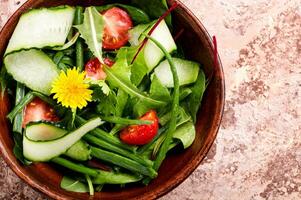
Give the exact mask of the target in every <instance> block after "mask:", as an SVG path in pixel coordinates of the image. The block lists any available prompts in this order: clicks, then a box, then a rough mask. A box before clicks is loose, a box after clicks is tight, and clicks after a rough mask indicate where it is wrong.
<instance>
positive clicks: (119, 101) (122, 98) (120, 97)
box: [115, 89, 128, 117]
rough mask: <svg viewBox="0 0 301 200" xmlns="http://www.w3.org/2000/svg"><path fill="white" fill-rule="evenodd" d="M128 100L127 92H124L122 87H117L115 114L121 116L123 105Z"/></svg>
mask: <svg viewBox="0 0 301 200" xmlns="http://www.w3.org/2000/svg"><path fill="white" fill-rule="evenodd" d="M127 101H128V94H127V93H126V92H124V91H123V90H122V89H119V90H118V92H117V96H116V113H115V115H116V116H119V117H121V116H122V113H123V110H124V108H125V105H126V103H127Z"/></svg>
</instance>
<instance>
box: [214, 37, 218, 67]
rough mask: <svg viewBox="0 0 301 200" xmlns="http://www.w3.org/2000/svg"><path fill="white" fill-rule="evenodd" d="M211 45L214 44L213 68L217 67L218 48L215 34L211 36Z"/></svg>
mask: <svg viewBox="0 0 301 200" xmlns="http://www.w3.org/2000/svg"><path fill="white" fill-rule="evenodd" d="M213 45H214V51H213V53H214V68H215V69H216V68H217V65H218V50H217V41H216V37H215V35H214V36H213Z"/></svg>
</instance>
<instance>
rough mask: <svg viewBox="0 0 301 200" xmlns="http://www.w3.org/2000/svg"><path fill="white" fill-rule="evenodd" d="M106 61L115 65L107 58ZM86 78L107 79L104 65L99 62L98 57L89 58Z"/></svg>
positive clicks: (109, 64) (107, 63) (86, 66)
mask: <svg viewBox="0 0 301 200" xmlns="http://www.w3.org/2000/svg"><path fill="white" fill-rule="evenodd" d="M103 61H104V63H105V64H106V65H108V66H109V67H111V66H112V65H114V62H113V61H112V60H111V59H109V58H105V59H104V60H103ZM85 72H86V78H90V79H92V80H105V79H106V77H107V75H106V73H105V72H104V71H103V65H102V64H101V63H100V62H99V60H98V58H93V59H91V60H89V61H88V62H87V63H86V65H85Z"/></svg>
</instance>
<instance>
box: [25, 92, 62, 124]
mask: <svg viewBox="0 0 301 200" xmlns="http://www.w3.org/2000/svg"><path fill="white" fill-rule="evenodd" d="M42 120H43V121H50V122H57V121H59V118H58V117H57V116H56V114H55V111H54V109H53V108H52V107H51V106H50V105H48V104H47V103H46V102H44V101H42V100H41V99H39V98H37V97H36V98H34V99H33V100H32V101H31V102H30V103H29V104H27V106H26V107H25V110H24V114H23V123H22V127H23V128H25V127H26V124H28V123H29V122H36V121H42Z"/></svg>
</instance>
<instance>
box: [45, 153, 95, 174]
mask: <svg viewBox="0 0 301 200" xmlns="http://www.w3.org/2000/svg"><path fill="white" fill-rule="evenodd" d="M51 161H52V162H54V163H56V164H58V165H61V166H63V167H66V168H68V169H71V170H72V171H75V172H79V173H82V174H86V175H89V176H93V177H95V176H97V175H98V172H97V170H95V169H92V168H89V167H85V166H83V165H81V164H77V163H74V162H71V161H69V160H66V159H64V158H61V157H56V158H53V159H52V160H51Z"/></svg>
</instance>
